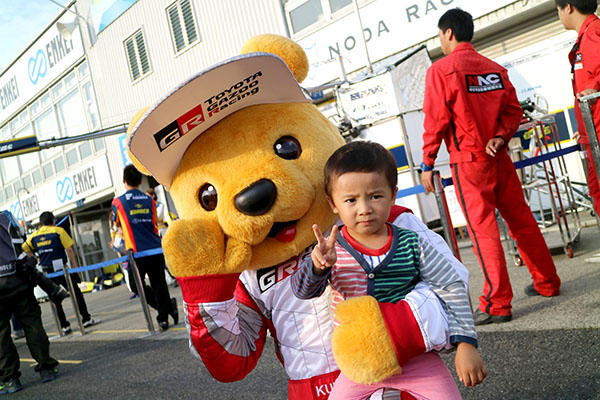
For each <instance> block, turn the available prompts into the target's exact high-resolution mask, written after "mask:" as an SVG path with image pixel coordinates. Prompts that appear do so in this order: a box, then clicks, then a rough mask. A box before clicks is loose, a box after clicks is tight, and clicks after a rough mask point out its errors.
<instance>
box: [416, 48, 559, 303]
mask: <svg viewBox="0 0 600 400" xmlns="http://www.w3.org/2000/svg"><path fill="white" fill-rule="evenodd" d="M423 110H424V112H425V122H424V127H425V132H424V133H423V162H424V163H425V164H427V165H429V166H433V165H434V162H435V158H436V156H437V153H438V150H439V148H440V145H441V143H442V140H443V141H444V142H445V143H446V147H447V149H448V152H449V153H450V164H451V168H452V178H453V181H454V185H455V187H456V196H457V197H458V201H459V203H460V206H461V208H462V211H463V213H464V215H465V219H466V221H467V226H468V229H469V233H470V235H471V239H472V240H473V252H474V253H475V255H476V256H477V258H478V259H479V264H480V265H481V269H482V270H483V275H484V278H485V283H484V287H483V295H482V296H480V297H479V309H480V310H481V311H483V312H486V313H489V314H493V315H510V314H511V304H510V303H511V300H512V295H513V294H512V288H511V285H510V280H509V277H508V271H507V269H506V259H505V258H504V251H503V249H502V243H501V242H500V233H499V230H498V224H497V222H496V215H495V210H496V209H498V211H500V214H501V215H502V217H503V218H504V220H505V221H506V223H507V224H508V227H509V229H510V233H511V236H512V237H513V238H514V239H515V240H516V241H517V247H518V249H519V253H520V254H521V256H522V257H523V260H524V262H525V265H527V268H528V269H529V272H530V273H531V275H532V277H533V284H534V287H535V289H537V291H538V292H539V293H541V294H543V295H546V296H551V295H556V294H558V292H559V289H560V279H559V278H558V275H557V274H556V267H555V266H554V262H553V261H552V257H551V255H550V251H549V250H548V246H547V245H546V242H545V241H544V237H543V236H542V234H541V232H540V229H539V227H538V225H537V223H536V221H535V219H534V217H533V214H532V213H531V210H530V209H529V206H528V205H527V203H526V202H525V198H524V195H523V190H522V189H521V184H520V181H519V179H518V176H517V173H516V170H515V167H514V164H513V163H512V161H511V159H510V157H509V156H508V153H507V151H506V146H504V147H503V148H501V149H499V150H498V152H497V154H496V157H491V156H489V155H487V154H486V152H485V147H486V145H487V143H488V141H489V140H490V139H492V138H494V137H496V136H500V137H502V139H504V142H505V143H508V141H509V140H510V138H511V137H512V136H513V135H514V134H515V132H516V130H517V128H518V126H519V123H520V121H521V117H522V113H523V110H522V109H521V106H520V104H519V101H518V99H517V95H516V92H515V89H514V87H513V85H512V84H511V82H510V81H509V79H508V74H507V72H506V69H504V68H503V67H502V66H500V65H498V64H496V63H495V62H493V61H492V60H490V59H488V58H486V57H484V56H482V55H480V54H478V53H477V52H476V51H475V49H474V48H473V46H472V45H471V44H470V43H460V44H459V45H458V46H457V47H456V48H455V49H454V50H453V51H452V53H451V54H450V55H448V56H447V57H444V58H442V59H441V60H439V61H436V62H435V63H433V64H432V65H431V67H430V68H429V69H428V71H427V77H426V86H425V102H424V105H423Z"/></svg>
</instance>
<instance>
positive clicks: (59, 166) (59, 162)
mask: <svg viewBox="0 0 600 400" xmlns="http://www.w3.org/2000/svg"><path fill="white" fill-rule="evenodd" d="M52 164H54V170H55V171H56V172H57V173H58V172H60V171H62V170H63V169H65V160H64V159H63V157H62V155H61V156H60V157H58V158H57V159H55V160H54V161H53V162H52Z"/></svg>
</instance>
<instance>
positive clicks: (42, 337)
mask: <svg viewBox="0 0 600 400" xmlns="http://www.w3.org/2000/svg"><path fill="white" fill-rule="evenodd" d="M11 228H12V229H11ZM14 232H15V230H14V218H13V217H12V215H11V214H10V213H9V212H7V211H3V212H1V213H0V249H1V251H0V394H6V393H13V392H16V391H19V390H21V389H22V388H23V386H22V384H21V382H20V380H19V377H20V376H21V373H20V371H19V368H20V362H19V354H18V353H17V348H16V347H15V345H14V343H13V341H12V338H11V337H10V318H11V316H12V315H14V316H15V317H16V318H17V320H18V321H19V323H20V324H21V325H22V326H23V330H24V331H25V338H26V340H27V346H28V347H29V351H30V352H31V355H32V357H33V358H34V359H35V360H36V361H37V363H38V364H37V366H36V367H35V370H36V371H37V372H39V373H40V377H41V379H42V382H48V381H51V380H53V379H55V378H56V376H57V375H58V361H56V360H55V359H54V358H52V357H50V343H49V341H48V336H47V335H46V331H45V330H44V326H43V325H42V318H41V315H42V312H41V310H40V306H39V305H38V303H37V300H36V298H35V296H34V294H33V284H32V283H31V281H30V280H29V279H28V276H27V274H23V273H22V271H23V270H27V268H29V267H27V266H26V265H27V264H28V263H29V264H31V263H33V265H35V259H33V260H32V259H31V258H30V257H27V255H26V254H25V253H23V252H21V251H18V250H17V249H18V248H19V247H20V246H18V245H17V244H16V243H14V242H13V239H17V240H18V237H16V236H15V234H14Z"/></svg>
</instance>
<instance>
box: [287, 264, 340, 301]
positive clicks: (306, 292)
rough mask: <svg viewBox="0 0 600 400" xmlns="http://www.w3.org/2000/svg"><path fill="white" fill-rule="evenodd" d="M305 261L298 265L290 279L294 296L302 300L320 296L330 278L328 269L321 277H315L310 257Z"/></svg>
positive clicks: (329, 269)
mask: <svg viewBox="0 0 600 400" xmlns="http://www.w3.org/2000/svg"><path fill="white" fill-rule="evenodd" d="M306 261H307V262H305V263H301V264H300V267H299V268H298V269H297V270H296V271H295V272H294V274H293V275H292V276H291V278H290V284H291V285H292V291H293V292H294V295H295V296H296V297H298V298H299V299H304V300H306V299H314V298H315V297H319V296H321V295H322V294H323V292H324V291H325V289H326V288H327V285H328V284H329V278H330V276H331V268H328V269H327V272H325V273H324V274H323V275H317V274H315V273H314V272H313V263H312V260H311V259H310V257H309V259H308V260H306Z"/></svg>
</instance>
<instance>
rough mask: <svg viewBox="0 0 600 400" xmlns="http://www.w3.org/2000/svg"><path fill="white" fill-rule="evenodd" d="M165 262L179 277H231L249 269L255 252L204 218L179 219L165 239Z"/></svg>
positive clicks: (172, 225)
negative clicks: (216, 275) (227, 275)
mask: <svg viewBox="0 0 600 400" xmlns="http://www.w3.org/2000/svg"><path fill="white" fill-rule="evenodd" d="M162 245H163V251H164V254H165V261H166V262H167V266H168V267H169V270H170V271H171V273H172V274H173V276H176V277H184V276H200V275H215V274H229V273H234V272H242V271H244V270H245V269H247V268H248V264H249V263H250V258H251V256H252V251H251V249H250V246H249V245H248V244H246V243H243V242H241V241H239V240H235V239H232V238H227V237H226V236H225V235H224V233H223V231H222V230H221V228H220V227H219V226H218V225H217V224H215V223H211V222H210V221H206V220H202V219H187V220H186V219H179V220H177V221H175V222H173V224H171V225H170V226H169V229H167V233H166V234H165V236H164V237H163V240H162Z"/></svg>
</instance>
